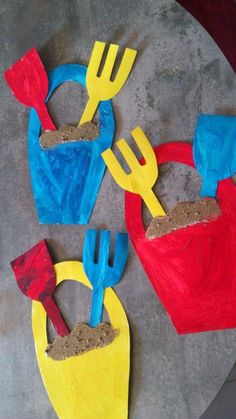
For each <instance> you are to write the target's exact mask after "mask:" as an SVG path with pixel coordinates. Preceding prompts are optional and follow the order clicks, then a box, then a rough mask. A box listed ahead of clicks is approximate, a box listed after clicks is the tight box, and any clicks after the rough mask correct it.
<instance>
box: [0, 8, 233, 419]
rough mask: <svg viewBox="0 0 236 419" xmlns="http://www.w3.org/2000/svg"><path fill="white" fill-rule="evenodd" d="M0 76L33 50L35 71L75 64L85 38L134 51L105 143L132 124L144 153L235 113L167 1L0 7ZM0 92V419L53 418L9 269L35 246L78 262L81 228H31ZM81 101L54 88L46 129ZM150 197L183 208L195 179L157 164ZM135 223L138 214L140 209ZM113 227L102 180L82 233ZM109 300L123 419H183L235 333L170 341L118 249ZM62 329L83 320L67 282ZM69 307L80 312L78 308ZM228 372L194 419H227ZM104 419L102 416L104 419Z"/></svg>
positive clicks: (206, 50) (210, 383)
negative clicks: (125, 330)
mask: <svg viewBox="0 0 236 419" xmlns="http://www.w3.org/2000/svg"><path fill="white" fill-rule="evenodd" d="M0 5H1V17H0V19H1V21H0V24H1V26H0V29H1V30H0V40H1V49H0V63H1V64H0V65H1V72H2V71H3V70H5V69H6V68H7V67H8V66H10V65H11V64H12V63H14V62H15V61H16V60H17V59H18V58H19V57H20V56H21V55H23V54H24V53H25V52H26V51H27V50H28V49H29V48H31V47H32V46H35V47H36V48H37V49H38V50H39V51H40V55H41V58H42V60H43V62H44V64H45V66H46V69H47V70H50V69H51V68H53V67H55V66H57V65H59V64H62V63H70V62H78V63H85V64H86V63H87V62H88V58H89V55H90V52H91V49H92V46H93V43H94V41H95V40H96V39H98V40H103V41H106V42H116V43H119V44H120V45H121V46H123V47H124V46H130V47H134V48H137V49H138V51H139V54H138V58H137V61H136V65H135V68H134V71H133V73H132V75H131V77H130V79H129V81H128V83H127V85H126V86H125V88H124V89H123V90H122V92H121V93H120V94H119V96H118V97H117V98H115V100H114V109H115V115H116V121H117V130H116V139H119V138H120V137H121V136H124V137H125V138H130V134H129V133H130V130H131V129H132V128H134V127H135V126H137V125H140V126H141V127H142V128H143V129H144V130H145V132H146V134H147V135H148V137H149V138H150V140H151V141H152V143H153V144H158V143H161V142H166V141H170V140H187V141H189V140H191V138H192V137H193V132H194V127H195V123H196V118H197V115H198V113H199V112H205V113H211V112H215V113H217V112H218V113H228V114H235V113H236V99H235V91H236V77H235V74H234V73H233V71H232V69H231V68H230V66H229V64H228V62H227V61H226V59H225V58H224V56H223V55H222V53H221V52H220V50H219V49H218V48H217V46H216V45H215V44H214V42H213V41H212V39H211V38H210V37H209V35H208V34H207V33H206V32H205V31H204V30H203V29H202V27H201V26H200V25H199V24H198V23H197V22H196V21H194V19H193V18H192V17H191V16H190V15H188V13H187V12H185V11H184V10H183V9H182V8H181V7H180V6H179V5H178V4H177V3H176V2H175V1H174V0H142V1H141V0H119V1H117V0H109V1H108V0H107V1H106V0H100V1H99V2H98V1H96V0H68V1H63V0H54V1H48V0H40V1H39V0H30V1H29V0H9V1H8V2H6V1H4V0H1V1H0ZM0 83H1V92H2V94H1V99H0V100H1V106H0V124H1V125H0V126H1V132H2V135H1V140H0V141H1V160H0V179H1V181H0V192H1V193H0V196H1V201H0V210H1V241H0V257H1V263H0V266H1V279H0V348H1V349H0V371H1V379H0V394H1V398H0V418H2V419H39V418H42V417H43V418H45V419H46V418H48V419H53V418H55V417H56V416H55V413H54V412H53V409H52V407H51V405H50V402H49V400H48V398H47V395H46V393H45V390H44V387H43V383H42V381H41V377H40V374H39V371H38V367H37V363H36V357H35V353H34V345H33V339H32V333H31V314H30V312H31V302H30V300H28V299H27V298H26V297H24V296H23V295H22V294H21V293H20V292H19V290H18V288H17V286H16V283H15V280H14V278H13V275H12V272H11V269H10V266H9V261H10V260H12V259H13V258H15V257H16V256H18V255H19V254H20V253H21V252H23V251H25V250H27V249H28V248H30V247H31V246H33V245H34V244H35V243H36V242H37V241H39V240H40V239H42V238H47V239H48V243H49V245H50V250H51V251H52V255H53V260H54V262H57V261H64V260H70V259H76V260H81V253H82V246H83V236H84V231H85V227H84V226H47V225H44V226H43V225H39V224H38V222H37V217H36V213H35V209H34V202H33V197H32V194H31V188H30V182H29V173H28V162H27V139H26V138H27V134H26V133H27V124H28V110H27V109H26V108H25V107H23V106H21V105H20V104H19V103H18V102H17V101H16V100H15V99H14V98H13V97H12V95H11V93H10V91H9V90H8V88H7V87H6V85H5V84H4V82H3V80H1V81H0ZM85 100H86V95H85V94H84V93H83V94H82V91H81V89H80V88H79V87H78V86H74V85H72V84H69V83H68V84H65V85H63V86H62V87H61V88H59V89H58V91H57V92H56V94H55V95H54V96H53V98H52V100H51V101H50V110H51V113H52V115H53V117H54V118H55V122H56V124H57V125H61V124H63V123H65V122H75V121H77V120H79V117H80V115H81V113H82V110H83V107H84V104H85ZM161 174H162V175H163V178H162V179H161V180H160V181H159V182H158V185H157V189H156V190H157V192H158V196H159V198H160V199H161V201H162V203H163V204H164V206H165V207H166V208H167V207H170V206H171V205H173V204H174V203H175V202H176V201H177V200H182V199H189V198H190V199H195V198H196V197H197V194H198V191H199V187H200V180H199V178H198V176H197V174H196V172H194V171H193V170H189V169H187V167H184V166H180V165H174V164H168V165H165V166H163V168H162V169H161ZM145 219H146V220H147V219H148V214H147V213H146V212H145ZM104 226H105V227H107V228H109V229H111V230H113V231H115V230H121V231H122V230H123V231H124V230H125V224H124V217H123V192H122V191H121V190H120V189H119V187H118V186H116V184H115V183H114V182H113V181H112V179H111V176H110V174H109V173H108V172H107V173H106V175H105V178H104V181H103V184H102V187H101V190H100V194H99V197H98V200H97V203H96V207H95V210H94V213H93V216H92V219H91V223H90V227H94V228H102V227H104ZM116 291H117V293H118V295H119V297H120V298H121V301H122V302H123V305H124V307H125V310H126V312H127V315H128V318H129V322H130V328H131V335H132V362H131V364H132V365H131V367H132V368H131V381H130V419H143V418H144V417H145V418H147V419H175V418H176V419H195V418H199V417H200V415H202V414H203V412H204V411H205V410H206V409H207V407H208V406H209V405H210V404H211V402H212V401H213V399H214V398H215V396H216V394H217V392H218V391H219V389H220V387H221V386H222V384H223V382H224V381H225V380H226V378H227V376H228V374H229V372H230V370H231V368H232V367H233V364H234V361H235V359H236V345H235V343H236V331H235V330H228V331H221V332H214V333H201V334H195V335H188V336H178V335H177V334H176V333H175V331H174V329H173V326H172V324H171V322H170V320H169V318H168V317H167V314H166V312H165V310H164V308H163V307H162V305H161V304H160V301H159V300H158V298H157V297H156V295H155V293H154V291H153V289H152V287H151V286H150V285H149V282H148V280H147V278H146V276H145V274H144V272H143V270H142V268H141V266H140V264H139V262H138V259H137V257H136V255H135V253H134V251H133V250H132V248H131V246H130V257H129V263H128V267H127V271H126V275H125V277H124V279H123V280H122V282H121V283H120V284H119V285H118V286H117V287H116ZM57 298H58V301H60V302H61V305H62V307H63V309H64V311H65V313H66V318H67V319H68V322H69V324H70V325H73V324H75V322H76V321H78V320H85V321H86V320H87V319H88V313H89V303H90V295H89V292H88V291H86V290H84V289H83V288H82V287H80V286H79V285H78V286H75V285H74V284H73V283H69V284H66V285H64V286H62V287H61V288H60V289H59V290H58V292H57ZM81 301H82V302H83V304H81ZM235 394H236V369H234V370H233V371H232V372H231V374H230V375H229V377H228V379H227V381H226V383H225V384H224V386H223V388H222V389H221V391H220V393H219V394H218V396H217V398H216V400H215V401H214V403H213V404H212V405H211V406H210V408H209V409H208V410H207V411H206V412H205V414H203V416H202V418H204V419H231V418H235V417H236V402H235V399H236V398H235ZM104 419H106V418H104Z"/></svg>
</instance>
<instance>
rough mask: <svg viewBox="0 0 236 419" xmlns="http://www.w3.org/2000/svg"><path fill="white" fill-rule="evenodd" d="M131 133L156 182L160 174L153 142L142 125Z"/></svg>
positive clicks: (147, 168)
mask: <svg viewBox="0 0 236 419" xmlns="http://www.w3.org/2000/svg"><path fill="white" fill-rule="evenodd" d="M131 135H132V137H133V138H134V141H135V142H136V144H137V146H138V148H139V149H140V151H141V153H142V155H143V157H144V159H145V165H146V170H147V171H148V172H149V176H150V177H152V183H154V182H155V181H156V179H157V176H158V164H157V160H156V155H155V153H154V151H153V148H152V146H151V143H150V141H149V140H148V138H147V136H146V135H145V134H144V132H143V130H142V128H140V127H136V128H134V129H133V130H132V131H131Z"/></svg>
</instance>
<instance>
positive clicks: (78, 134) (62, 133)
mask: <svg viewBox="0 0 236 419" xmlns="http://www.w3.org/2000/svg"><path fill="white" fill-rule="evenodd" d="M98 135H99V129H98V125H96V124H94V123H93V122H85V123H84V124H82V125H78V126H74V125H63V126H62V127H61V128H59V129H57V130H55V131H51V130H49V131H44V132H43V133H42V134H41V136H40V145H41V147H42V148H45V149H46V148H51V147H55V146H56V145H57V144H64V143H66V142H71V141H83V140H87V141H92V140H95V138H97V137H98Z"/></svg>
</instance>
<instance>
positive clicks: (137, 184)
mask: <svg viewBox="0 0 236 419" xmlns="http://www.w3.org/2000/svg"><path fill="white" fill-rule="evenodd" d="M131 134H132V136H133V138H134V140H135V142H136V144H137V145H138V147H139V149H140V151H141V152H142V155H143V157H144V159H145V162H146V163H145V164H144V165H143V166H142V165H141V164H139V162H138V160H137V158H136V157H135V154H134V153H133V151H132V150H131V148H130V146H129V145H128V143H127V142H126V140H125V139H124V138H122V139H121V140H119V141H118V142H117V143H116V145H117V147H118V148H119V150H120V152H121V153H122V154H123V156H124V159H125V160H126V162H127V164H128V166H129V167H130V170H131V172H130V173H129V174H127V173H125V171H124V170H123V169H122V167H121V165H120V164H119V162H118V160H117V158H116V156H115V154H114V153H113V151H112V150H111V149H110V148H108V149H107V150H105V151H104V152H103V153H102V157H103V160H104V161H105V163H106V165H107V167H108V169H109V171H110V173H111V175H112V177H113V178H114V180H115V181H116V183H118V185H120V186H121V188H123V189H125V190H127V191H129V192H133V193H136V194H139V195H140V196H141V197H142V198H143V200H144V202H145V204H146V205H147V207H148V209H149V211H150V212H151V214H152V216H153V217H157V216H161V215H165V211H164V209H163V208H162V206H161V204H160V202H159V201H158V199H157V197H156V195H155V194H154V192H153V190H152V187H153V186H154V185H155V183H156V180H157V178H158V165H157V160H156V155H155V153H154V151H153V148H152V146H151V144H150V142H149V140H148V138H147V137H146V135H145V134H144V132H143V130H142V129H141V128H140V127H137V128H135V129H133V130H132V131H131Z"/></svg>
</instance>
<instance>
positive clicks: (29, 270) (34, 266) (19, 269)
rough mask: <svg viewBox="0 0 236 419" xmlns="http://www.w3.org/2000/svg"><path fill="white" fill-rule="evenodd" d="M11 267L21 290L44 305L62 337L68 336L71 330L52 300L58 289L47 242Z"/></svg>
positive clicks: (13, 263)
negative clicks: (56, 288)
mask: <svg viewBox="0 0 236 419" xmlns="http://www.w3.org/2000/svg"><path fill="white" fill-rule="evenodd" d="M11 266H12V269H13V272H14V274H15V277H16V281H17V285H18V287H19V288H20V290H21V291H22V292H23V293H24V294H25V295H27V297H29V298H31V300H37V301H40V302H41V303H42V304H43V306H44V308H45V310H46V312H47V315H48V317H49V318H50V320H51V321H52V323H53V325H54V327H55V329H56V331H57V333H58V334H59V335H60V336H65V335H68V334H69V329H68V327H67V326H66V324H65V321H64V319H63V317H62V315H61V313H60V311H59V308H58V307H57V305H56V303H55V301H54V300H53V298H52V294H53V292H54V290H55V287H56V276H55V271H54V267H53V263H52V260H51V257H50V254H49V252H48V249H47V245H46V242H45V240H42V241H40V242H39V243H37V244H36V245H35V246H34V247H32V248H31V249H30V250H28V251H27V252H25V253H24V254H23V255H21V256H19V257H18V258H16V259H15V260H13V261H12V262H11Z"/></svg>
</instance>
